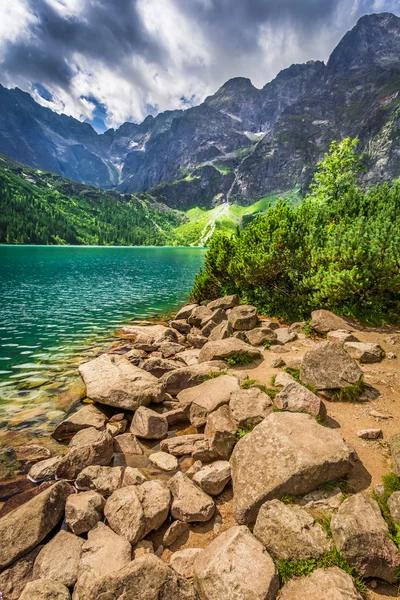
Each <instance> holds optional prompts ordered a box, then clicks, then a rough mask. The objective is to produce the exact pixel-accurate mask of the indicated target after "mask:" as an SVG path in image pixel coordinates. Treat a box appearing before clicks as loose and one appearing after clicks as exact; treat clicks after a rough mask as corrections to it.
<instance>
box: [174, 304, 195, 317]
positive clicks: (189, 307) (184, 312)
mask: <svg viewBox="0 0 400 600" xmlns="http://www.w3.org/2000/svg"><path fill="white" fill-rule="evenodd" d="M198 306H199V305H198V304H185V306H182V308H181V309H180V310H179V311H178V313H177V315H176V317H175V319H188V318H189V317H190V315H191V314H192V312H193V311H194V309H195V308H197V307H198Z"/></svg>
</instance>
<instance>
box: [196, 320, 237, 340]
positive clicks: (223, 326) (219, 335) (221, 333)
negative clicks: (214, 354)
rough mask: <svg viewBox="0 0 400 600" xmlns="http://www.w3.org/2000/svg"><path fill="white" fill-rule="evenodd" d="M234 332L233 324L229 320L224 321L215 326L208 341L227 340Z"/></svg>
mask: <svg viewBox="0 0 400 600" xmlns="http://www.w3.org/2000/svg"><path fill="white" fill-rule="evenodd" d="M232 334H233V328H232V325H231V324H230V323H229V322H228V321H222V323H220V324H219V325H217V326H216V327H214V328H213V330H212V331H211V333H210V335H209V336H208V341H209V342H215V341H217V340H225V339H226V338H228V337H231V335H232ZM203 345H204V344H203Z"/></svg>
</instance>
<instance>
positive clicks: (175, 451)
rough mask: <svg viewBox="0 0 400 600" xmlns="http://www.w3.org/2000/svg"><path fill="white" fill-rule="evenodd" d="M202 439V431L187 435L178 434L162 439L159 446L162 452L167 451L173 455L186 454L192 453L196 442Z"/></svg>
mask: <svg viewBox="0 0 400 600" xmlns="http://www.w3.org/2000/svg"><path fill="white" fill-rule="evenodd" d="M203 440H204V435H203V434H202V433H193V434H189V435H178V436H176V437H174V438H168V439H166V440H162V441H161V444H160V448H161V450H162V451H163V452H168V453H169V454H172V455H173V456H186V455H187V454H193V452H194V451H195V449H196V444H197V443H198V442H201V441H203Z"/></svg>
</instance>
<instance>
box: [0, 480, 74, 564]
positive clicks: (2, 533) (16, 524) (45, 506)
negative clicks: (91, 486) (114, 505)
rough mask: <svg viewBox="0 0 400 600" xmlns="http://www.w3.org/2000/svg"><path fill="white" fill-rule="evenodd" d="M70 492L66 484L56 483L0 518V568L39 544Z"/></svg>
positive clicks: (71, 489) (56, 521)
mask: <svg viewBox="0 0 400 600" xmlns="http://www.w3.org/2000/svg"><path fill="white" fill-rule="evenodd" d="M72 493H73V488H72V487H71V486H70V485H69V484H68V483H66V482H65V481H58V482H57V483H55V484H54V485H52V486H51V487H49V488H47V489H46V490H44V491H43V492H41V493H40V494H38V495H37V496H35V497H34V498H32V500H29V501H28V502H26V503H25V504H23V505H22V506H20V507H18V508H16V509H15V510H13V511H11V512H10V513H8V514H7V515H5V516H4V517H2V518H1V519H0V568H4V567H6V566H7V565H10V564H11V563H12V562H14V560H16V559H17V558H19V557H20V556H23V555H24V554H26V553H27V552H29V550H32V548H34V547H35V546H37V545H38V544H40V542H41V541H42V540H43V539H44V538H45V537H46V535H47V534H48V533H50V531H51V530H52V529H53V528H54V527H55V526H56V525H57V523H58V522H59V521H60V520H61V519H62V517H63V515H64V507H65V502H66V499H67V498H68V496H69V495H70V494H72Z"/></svg>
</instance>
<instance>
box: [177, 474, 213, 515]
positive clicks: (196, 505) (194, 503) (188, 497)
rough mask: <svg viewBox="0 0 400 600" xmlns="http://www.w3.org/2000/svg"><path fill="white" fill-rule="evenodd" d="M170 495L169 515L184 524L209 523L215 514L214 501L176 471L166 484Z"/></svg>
mask: <svg viewBox="0 0 400 600" xmlns="http://www.w3.org/2000/svg"><path fill="white" fill-rule="evenodd" d="M168 487H169V489H170V490H171V493H172V498H173V499H172V505H171V514H172V516H173V517H174V518H175V519H178V520H179V521H184V522H185V523H192V522H196V521H199V522H203V521H209V520H210V519H211V517H212V516H213V515H214V512H215V504H214V500H213V499H212V498H210V496H208V495H207V494H205V493H204V492H203V491H202V490H201V489H200V488H199V487H197V485H195V484H194V483H193V482H192V481H191V480H190V479H189V477H187V476H186V475H184V474H183V473H182V472H181V471H178V473H176V474H175V475H174V476H173V477H171V479H170V480H169V482H168Z"/></svg>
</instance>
